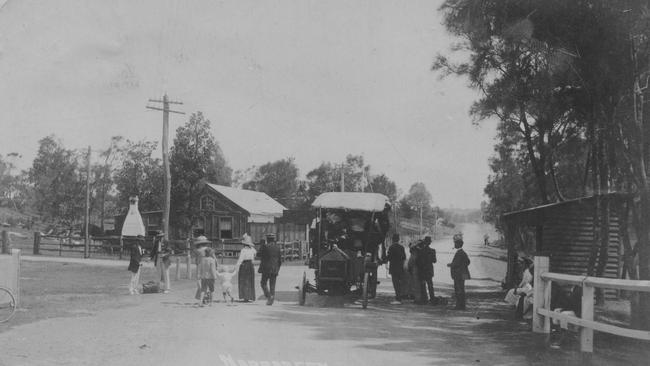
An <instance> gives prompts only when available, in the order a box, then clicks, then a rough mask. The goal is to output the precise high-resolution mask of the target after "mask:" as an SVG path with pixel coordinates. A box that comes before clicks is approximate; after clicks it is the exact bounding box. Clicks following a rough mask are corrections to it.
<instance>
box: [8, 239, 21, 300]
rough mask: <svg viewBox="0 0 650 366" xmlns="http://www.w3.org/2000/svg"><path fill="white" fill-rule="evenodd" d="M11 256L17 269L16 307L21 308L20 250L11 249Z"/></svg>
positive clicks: (15, 282) (15, 285) (14, 285)
mask: <svg viewBox="0 0 650 366" xmlns="http://www.w3.org/2000/svg"><path fill="white" fill-rule="evenodd" d="M10 254H11V256H12V257H13V262H14V266H15V268H16V271H15V275H16V278H15V279H14V283H13V286H12V288H13V291H14V296H15V298H16V307H17V308H18V307H20V249H11V253H10Z"/></svg>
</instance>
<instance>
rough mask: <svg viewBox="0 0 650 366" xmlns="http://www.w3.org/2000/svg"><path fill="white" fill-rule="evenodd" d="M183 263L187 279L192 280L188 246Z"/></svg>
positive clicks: (190, 257)
mask: <svg viewBox="0 0 650 366" xmlns="http://www.w3.org/2000/svg"><path fill="white" fill-rule="evenodd" d="M185 262H186V263H187V279H188V280H191V279H192V255H191V254H190V248H189V245H188V248H187V255H186V257H185Z"/></svg>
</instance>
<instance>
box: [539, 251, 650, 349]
mask: <svg viewBox="0 0 650 366" xmlns="http://www.w3.org/2000/svg"><path fill="white" fill-rule="evenodd" d="M534 277H535V278H534V283H535V289H534V291H535V294H534V298H533V332H536V333H546V334H549V333H550V332H551V319H557V320H560V321H566V322H567V323H570V324H574V325H576V326H578V327H579V328H580V350H581V351H583V352H593V350H594V346H593V341H594V331H595V330H597V331H599V332H605V333H611V334H615V335H619V336H623V337H629V338H634V339H641V340H650V331H645V330H636V329H629V328H623V327H619V326H615V325H611V324H605V323H601V322H598V321H595V320H594V294H595V289H596V288H606V289H617V290H626V291H639V292H650V281H638V280H624V279H617V278H602V277H590V276H576V275H567V274H561V273H552V272H549V258H548V257H544V256H536V257H535V273H534ZM553 282H556V283H560V284H569V285H577V286H581V287H582V314H581V317H576V316H570V315H566V314H560V313H557V312H554V311H553V309H551V308H550V307H551V306H550V304H551V284H552V283H553Z"/></svg>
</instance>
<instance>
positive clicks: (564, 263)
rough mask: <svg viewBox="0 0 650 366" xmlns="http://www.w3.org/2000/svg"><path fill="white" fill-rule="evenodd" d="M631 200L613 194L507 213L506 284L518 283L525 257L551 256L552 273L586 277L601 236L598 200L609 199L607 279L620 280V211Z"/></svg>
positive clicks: (505, 220)
mask: <svg viewBox="0 0 650 366" xmlns="http://www.w3.org/2000/svg"><path fill="white" fill-rule="evenodd" d="M629 197H630V196H629V195H627V194H622V193H610V194H604V195H597V196H591V197H584V198H579V199H574V200H569V201H564V202H559V203H553V204H548V205H543V206H537V207H533V208H529V209H525V210H521V211H516V212H510V213H507V214H504V215H503V216H502V219H503V220H504V222H505V224H506V225H505V226H506V233H505V239H506V244H507V246H508V272H507V275H506V282H508V284H509V285H513V284H516V283H515V282H517V280H518V274H517V271H518V270H519V268H517V263H516V261H517V258H518V257H520V256H522V255H537V254H542V255H548V256H549V259H550V270H551V271H552V272H557V273H566V274H576V275H585V274H587V267H588V263H589V256H590V253H591V250H592V247H593V245H594V240H595V235H597V233H598V227H597V225H598V223H597V222H595V221H594V217H595V216H594V213H595V210H596V204H597V200H601V202H603V200H607V201H608V202H609V204H610V210H609V220H608V221H609V238H608V239H609V245H608V249H607V261H606V266H605V271H604V277H609V278H617V277H618V276H619V272H620V265H621V261H620V258H619V252H620V232H619V224H620V223H619V217H618V212H619V209H618V208H619V207H620V205H621V204H623V203H624V202H625V201H626V200H628V199H629Z"/></svg>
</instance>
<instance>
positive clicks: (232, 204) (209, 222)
mask: <svg viewBox="0 0 650 366" xmlns="http://www.w3.org/2000/svg"><path fill="white" fill-rule="evenodd" d="M200 209H201V219H200V220H199V222H198V229H197V232H199V233H200V235H205V236H206V237H207V238H208V239H210V240H213V241H216V240H223V241H227V240H232V239H239V238H241V237H242V235H244V233H248V234H249V235H250V236H251V237H252V238H253V242H255V243H259V242H260V240H261V239H263V238H264V237H265V236H266V235H267V234H274V235H275V234H276V227H275V219H276V218H278V217H281V216H282V213H283V211H284V210H286V209H287V208H286V207H284V206H282V205H281V204H280V203H278V202H277V201H275V200H274V199H273V198H271V197H269V196H268V195H267V194H266V193H264V192H256V191H249V190H245V189H237V188H232V187H227V186H221V185H217V184H206V185H205V187H204V189H203V192H202V194H201V198H200Z"/></svg>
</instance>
